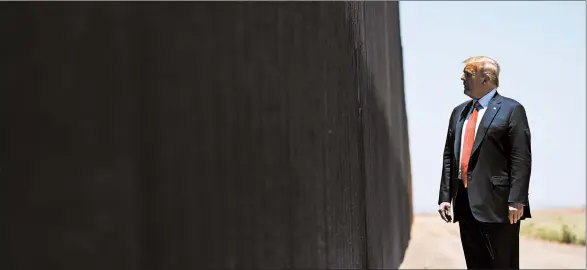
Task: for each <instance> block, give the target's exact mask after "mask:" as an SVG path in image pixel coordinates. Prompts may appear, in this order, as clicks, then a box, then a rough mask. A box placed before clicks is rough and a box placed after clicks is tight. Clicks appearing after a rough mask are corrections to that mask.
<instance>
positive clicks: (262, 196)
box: [0, 2, 411, 270]
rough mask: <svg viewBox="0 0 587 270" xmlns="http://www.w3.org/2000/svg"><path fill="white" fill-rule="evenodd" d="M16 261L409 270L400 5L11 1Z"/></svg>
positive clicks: (11, 222) (9, 205)
mask: <svg viewBox="0 0 587 270" xmlns="http://www.w3.org/2000/svg"><path fill="white" fill-rule="evenodd" d="M0 35H1V36H2V41H1V42H0V62H1V64H0V129H1V130H0V269H3V270H6V269H62V270H79V269H84V270H86V269H87V270H90V269H109V270H118V269H121V270H122V269H125V270H129V269H136V270H145V269H153V270H159V269H161V270H164V269H165V270H168V269H205V268H222V269H238V268H274V269H275V268H290V269H292V268H305V269H309V268H316V269H318V268H337V269H342V268H396V267H397V266H399V264H400V262H401V260H402V257H403V253H404V251H405V248H406V246H407V241H408V237H409V230H410V229H409V228H410V217H411V206H410V198H409V196H410V194H409V153H408V137H407V123H406V116H405V107H404V97H403V80H402V77H403V74H402V57H401V43H400V35H399V21H398V5H397V2H312V3H310V2H300V3H294V2H288V3H281V2H274V3H269V2H266V3H237V2H233V3H228V2H176V3H164V2H158V3H156V2H149V3H133V2H126V3H123V2H117V3H115V2H108V3H106V2H93V3H90V2H78V3H71V2H62V3H40V2H36V3H2V4H0Z"/></svg>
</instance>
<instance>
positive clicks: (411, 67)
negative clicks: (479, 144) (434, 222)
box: [400, 1, 586, 213]
mask: <svg viewBox="0 0 587 270" xmlns="http://www.w3.org/2000/svg"><path fill="white" fill-rule="evenodd" d="M585 8H586V7H585V2H558V1H557V2H554V1H553V2H542V1H536V2H531V1H525V2H506V1H500V2H470V1H467V2H465V1H459V2H440V1H439V2H436V1H435V2H422V1H402V2H400V22H401V33H402V46H403V61H404V74H405V91H406V106H407V114H408V127H409V134H410V156H411V164H412V192H413V194H412V198H413V206H414V212H416V213H421V212H431V211H435V210H436V209H437V208H438V205H437V201H438V189H439V185H440V173H441V168H442V151H443V148H444V142H445V139H446V131H447V126H448V120H449V117H450V113H451V112H452V109H453V108H454V107H455V106H456V105H458V104H460V103H461V102H464V101H466V100H468V99H469V98H468V97H467V96H465V95H464V94H463V85H462V81H461V80H460V76H461V74H462V69H463V67H464V64H462V61H463V60H465V59H466V58H468V57H470V56H477V55H485V56H489V57H491V58H493V59H495V60H497V61H498V62H499V64H500V68H501V72H500V87H499V88H498V92H499V93H500V94H502V95H504V96H507V97H510V98H513V99H515V100H517V101H519V102H520V103H522V104H523V105H524V107H525V108H526V112H527V115H528V120H529V124H530V129H531V133H532V160H533V161H532V166H533V167H532V175H531V178H530V195H529V196H530V206H531V207H532V209H538V208H559V207H573V206H583V205H585V193H586V190H585V182H586V175H585V171H586V167H585V166H586V161H585V152H586V151H585V141H586V136H585V114H586V110H585V99H586V97H585V92H586V86H585V81H586V79H585V65H586V63H585V50H586V44H585Z"/></svg>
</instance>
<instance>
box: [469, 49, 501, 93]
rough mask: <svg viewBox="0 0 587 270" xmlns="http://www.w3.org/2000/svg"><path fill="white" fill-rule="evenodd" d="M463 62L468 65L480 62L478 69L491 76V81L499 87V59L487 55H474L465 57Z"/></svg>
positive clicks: (488, 76)
mask: <svg viewBox="0 0 587 270" xmlns="http://www.w3.org/2000/svg"><path fill="white" fill-rule="evenodd" d="M463 63H465V64H466V65H469V64H478V65H477V67H478V69H477V71H479V72H483V74H484V75H485V76H487V78H489V82H490V83H491V84H493V86H495V88H497V87H499V64H498V63H497V61H495V60H494V59H492V58H489V57H487V56H474V57H469V58H467V59H465V61H463Z"/></svg>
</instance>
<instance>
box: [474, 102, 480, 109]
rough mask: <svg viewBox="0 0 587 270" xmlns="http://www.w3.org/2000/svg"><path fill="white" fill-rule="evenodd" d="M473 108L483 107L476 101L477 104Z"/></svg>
mask: <svg viewBox="0 0 587 270" xmlns="http://www.w3.org/2000/svg"><path fill="white" fill-rule="evenodd" d="M473 108H475V109H479V108H481V104H480V103H479V101H475V104H473Z"/></svg>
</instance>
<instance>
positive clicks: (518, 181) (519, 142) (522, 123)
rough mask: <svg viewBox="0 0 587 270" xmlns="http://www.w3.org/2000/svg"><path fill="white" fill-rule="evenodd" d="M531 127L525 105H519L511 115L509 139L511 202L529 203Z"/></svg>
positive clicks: (509, 200)
mask: <svg viewBox="0 0 587 270" xmlns="http://www.w3.org/2000/svg"><path fill="white" fill-rule="evenodd" d="M530 139H531V136H530V127H529V125H528V119H527V117H526V110H525V109H524V106H522V105H518V106H516V107H515V108H514V110H513V112H512V114H511V115H510V121H509V129H508V141H509V148H510V154H509V159H510V162H509V163H510V179H511V189H510V194H509V198H508V202H509V203H521V204H524V205H527V204H528V188H529V186H530V172H531V170H532V148H531V140H530Z"/></svg>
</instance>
